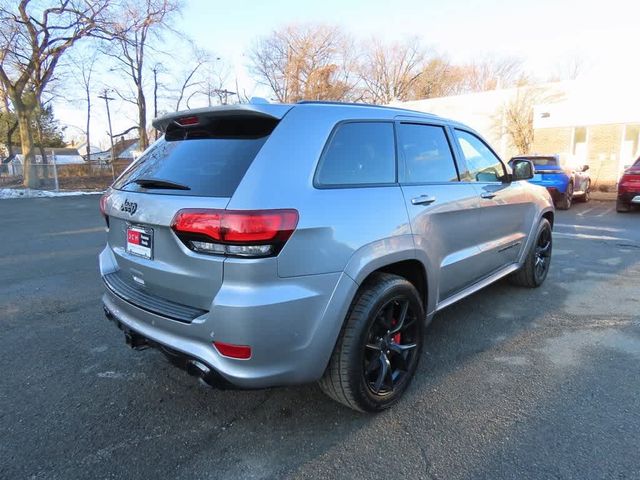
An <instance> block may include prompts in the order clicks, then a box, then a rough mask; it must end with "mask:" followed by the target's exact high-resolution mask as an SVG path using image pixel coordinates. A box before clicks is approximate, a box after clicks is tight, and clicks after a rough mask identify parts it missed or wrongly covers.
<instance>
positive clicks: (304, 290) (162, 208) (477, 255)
mask: <svg viewBox="0 0 640 480" xmlns="http://www.w3.org/2000/svg"><path fill="white" fill-rule="evenodd" d="M270 109H271V110H272V112H271V113H272V116H273V117H274V118H278V119H280V122H279V124H278V126H277V127H276V128H275V130H274V131H273V133H272V134H271V136H270V137H269V139H268V140H267V141H266V143H265V144H264V146H263V147H262V149H261V150H260V151H259V153H258V155H257V156H256V158H255V159H254V161H253V163H252V164H251V166H250V167H249V169H248V170H247V172H246V174H245V175H244V177H243V179H242V180H241V182H240V184H239V185H238V187H237V189H236V190H235V193H234V194H233V195H232V196H231V197H230V198H216V197H189V196H174V195H159V194H147V193H133V192H125V191H119V190H111V191H110V192H109V194H110V195H109V199H108V201H107V205H106V211H107V213H108V215H109V217H110V224H111V228H110V229H109V233H108V245H107V247H106V248H105V249H104V251H103V252H102V253H101V255H100V271H101V273H102V275H106V274H108V273H112V272H117V273H118V275H120V276H122V278H123V279H125V280H127V281H136V282H137V283H138V284H140V282H139V281H138V280H141V281H142V282H143V284H144V285H143V288H144V289H146V290H147V291H148V292H149V293H150V294H153V295H156V296H158V297H161V298H166V299H168V300H171V301H174V302H177V303H182V304H185V305H189V306H193V307H197V308H200V309H203V310H206V311H207V313H205V314H204V315H202V316H201V317H198V318H196V319H194V320H193V321H192V322H191V323H188V324H185V323H181V322H178V321H175V320H171V319H168V318H164V317H162V316H161V315H156V314H153V313H150V312H148V311H145V310H142V309H140V308H138V307H136V306H135V305H132V304H130V303H128V302H126V301H124V300H122V299H121V298H118V297H117V296H116V295H114V294H113V293H111V292H109V291H107V293H105V295H104V298H103V301H104V303H105V306H106V307H107V308H108V309H109V310H110V311H111V312H112V313H113V315H114V316H115V317H116V318H117V319H118V321H120V322H121V323H122V324H124V325H125V326H127V327H128V328H130V329H132V330H134V331H136V332H138V333H140V334H141V335H143V336H145V337H147V338H150V339H152V340H154V341H156V342H158V343H160V344H163V345H166V346H169V347H171V348H173V349H175V350H178V351H181V352H183V353H185V354H187V355H189V356H192V357H194V358H196V359H199V360H200V361H202V362H204V363H205V364H207V365H208V366H210V367H211V368H213V369H215V370H216V371H218V372H219V373H220V374H221V375H222V376H223V377H225V378H226V379H228V380H229V381H231V382H232V383H234V384H236V385H238V386H241V387H248V388H250V387H267V386H273V385H285V384H296V383H303V382H309V381H314V380H317V379H318V378H320V376H321V375H322V373H323V371H324V369H325V367H326V365H327V363H328V361H329V357H330V355H331V353H332V351H333V348H334V345H335V342H336V340H337V338H338V335H339V333H340V330H341V328H342V325H343V322H344V319H345V316H346V314H347V312H348V309H349V306H350V304H351V302H352V300H353V298H354V296H355V294H356V292H357V289H358V287H359V285H361V284H362V282H363V281H364V280H365V279H366V278H367V276H368V275H370V274H371V273H372V272H374V271H376V270H378V269H380V268H383V267H385V266H388V265H391V264H394V263H396V262H400V261H406V260H414V261H418V262H420V263H421V264H422V266H423V267H424V270H425V273H426V277H427V292H426V298H425V310H426V312H427V319H425V320H426V321H428V320H430V319H431V317H432V316H433V314H434V313H435V312H436V311H438V310H440V309H442V308H444V307H446V306H448V305H450V304H452V303H454V302H455V301H458V300H460V299H461V298H464V297H465V296H467V295H469V294H471V293H473V292H475V291H477V290H478V289H480V288H482V287H484V286H486V285H488V284H489V283H491V282H493V281H495V280H497V279H499V278H501V277H502V276H504V275H507V274H509V273H511V272H513V271H515V270H516V269H517V268H518V267H519V265H521V263H522V261H523V259H524V256H525V255H526V253H527V251H528V248H529V245H530V242H531V241H532V240H531V239H532V235H533V234H534V232H535V228H536V226H537V224H538V222H539V221H540V219H541V217H542V216H543V214H547V213H549V212H553V204H552V201H551V198H550V196H549V194H548V192H547V191H546V189H544V188H542V187H537V186H534V185H531V184H529V183H528V182H526V181H519V182H511V183H504V184H503V183H498V182H493V183H491V182H489V183H478V182H453V183H437V184H436V183H433V184H428V183H425V184H420V185H400V184H392V185H388V186H372V187H353V188H316V187H314V184H313V179H314V173H315V170H316V165H317V163H318V160H319V158H320V156H321V154H322V151H323V149H324V148H325V145H326V143H327V140H328V138H329V137H330V135H331V132H332V131H333V129H334V128H335V126H336V125H337V124H339V123H340V122H343V121H351V120H379V121H389V122H395V121H397V120H398V119H407V118H410V119H411V120H415V121H425V122H429V123H436V124H440V125H445V126H455V127H456V128H465V129H467V127H464V126H463V125H460V124H457V123H455V122H450V121H447V120H443V119H440V118H438V117H434V116H430V115H425V114H420V113H410V112H406V111H402V110H399V109H392V108H378V107H368V106H348V105H320V104H299V105H295V106H293V107H291V106H283V105H256V106H255V107H254V106H247V105H245V106H242V109H241V112H242V113H243V114H246V113H247V112H251V111H254V110H255V112H256V114H259V115H270ZM214 110H215V109H214ZM220 114H221V115H233V114H234V109H233V107H224V108H223V109H220ZM171 118H172V117H170V116H169V117H165V118H163V119H159V121H157V122H159V123H158V124H159V125H162V124H167V123H168V122H171V121H172V120H171ZM486 192H491V194H492V195H493V196H492V198H483V197H482V194H483V193H486ZM421 195H428V196H433V197H435V201H433V202H432V203H430V204H428V205H414V204H413V203H412V201H411V200H412V199H413V198H415V197H418V196H421ZM125 201H129V202H133V201H134V202H136V203H137V210H136V211H135V212H134V213H133V214H132V213H130V212H127V211H123V210H122V205H123V204H124V202H125ZM184 208H218V209H224V208H227V209H230V210H256V209H278V208H286V209H291V208H293V209H296V210H297V211H298V212H299V222H298V226H297V228H296V230H295V232H294V233H293V235H292V236H291V238H290V239H289V240H288V242H287V243H286V245H285V246H284V248H283V250H282V251H281V252H280V253H279V255H278V256H277V257H272V258H263V259H243V258H226V257H223V256H213V255H204V254H199V253H195V252H193V251H191V250H189V249H187V248H186V247H185V246H184V245H183V244H182V243H181V242H180V240H179V239H178V238H177V237H176V235H175V234H174V232H173V231H172V230H171V228H170V224H171V220H172V218H173V217H174V215H175V213H176V212H177V211H178V210H180V209H184ZM128 224H141V225H145V226H148V227H150V228H152V229H154V242H155V245H154V248H155V258H154V259H152V260H145V259H141V258H139V257H136V256H133V255H131V254H129V253H127V252H126V251H125V249H124V242H125V240H124V239H125V235H126V226H127V225H128ZM134 277H137V278H138V280H136V279H135V278H134ZM213 340H219V341H221V342H226V343H232V344H238V345H250V346H251V348H252V357H251V358H250V359H248V360H238V359H231V358H226V357H224V356H222V355H220V354H219V353H218V352H217V350H216V349H215V348H213V347H212V344H211V342H212V341H213Z"/></svg>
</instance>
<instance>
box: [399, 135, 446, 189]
mask: <svg viewBox="0 0 640 480" xmlns="http://www.w3.org/2000/svg"><path fill="white" fill-rule="evenodd" d="M398 145H399V150H400V155H401V157H402V158H403V159H404V162H405V168H404V175H402V177H403V178H401V179H400V181H401V182H405V183H427V182H457V181H458V172H457V171H456V167H455V163H454V161H453V155H452V153H451V147H450V146H449V142H448V141H447V136H446V134H445V132H444V128H442V127H438V126H434V125H420V124H415V123H402V124H400V126H399V127H398Z"/></svg>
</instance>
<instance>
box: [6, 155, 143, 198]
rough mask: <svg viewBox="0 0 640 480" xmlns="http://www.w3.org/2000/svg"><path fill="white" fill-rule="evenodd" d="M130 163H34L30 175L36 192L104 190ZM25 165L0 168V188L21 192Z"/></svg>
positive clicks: (14, 163) (50, 161)
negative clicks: (37, 190) (18, 189)
mask: <svg viewBox="0 0 640 480" xmlns="http://www.w3.org/2000/svg"><path fill="white" fill-rule="evenodd" d="M130 163H131V162H130V161H129V160H116V161H114V162H109V161H99V162H87V163H84V164H79V163H73V164H61V165H59V164H57V163H56V161H55V158H51V157H50V158H49V162H48V163H36V164H35V165H33V166H32V167H31V175H32V176H33V177H35V178H36V182H35V185H36V187H35V188H37V189H39V190H49V191H70V190H88V191H101V190H105V189H106V188H107V187H109V185H111V183H113V181H114V180H115V179H116V178H117V177H118V176H119V175H120V174H121V173H122V172H123V171H124V170H125V169H126V168H127V167H128V166H129V165H130ZM25 168H27V167H25V166H24V165H22V163H19V162H15V161H12V162H10V163H7V164H1V165H0V188H21V187H23V186H24V170H25Z"/></svg>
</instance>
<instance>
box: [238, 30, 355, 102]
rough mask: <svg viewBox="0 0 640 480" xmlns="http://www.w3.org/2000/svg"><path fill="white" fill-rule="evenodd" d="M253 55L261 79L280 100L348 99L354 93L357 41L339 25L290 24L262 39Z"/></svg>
mask: <svg viewBox="0 0 640 480" xmlns="http://www.w3.org/2000/svg"><path fill="white" fill-rule="evenodd" d="M249 57H250V61H251V70H252V72H253V74H254V75H255V76H256V77H257V80H258V82H259V83H261V84H263V85H266V86H268V87H270V88H271V90H272V91H273V94H274V96H275V97H276V99H277V100H278V101H280V102H296V101H298V100H302V99H311V100H346V99H349V98H350V96H351V95H352V94H353V91H354V83H355V82H354V81H353V80H352V77H353V76H354V75H353V62H354V58H353V45H352V41H351V39H350V38H349V37H348V36H347V35H346V34H345V33H344V32H342V30H340V29H339V28H338V27H335V26H328V25H314V24H308V25H294V26H289V27H286V28H284V29H282V30H278V31H275V32H273V33H272V34H271V35H269V36H267V37H263V38H261V39H259V40H258V41H257V42H256V44H255V45H254V46H253V48H252V50H251V52H250V54H249Z"/></svg>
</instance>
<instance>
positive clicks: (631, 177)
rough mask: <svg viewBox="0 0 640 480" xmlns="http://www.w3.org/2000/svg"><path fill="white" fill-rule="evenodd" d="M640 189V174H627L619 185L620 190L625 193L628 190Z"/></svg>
mask: <svg viewBox="0 0 640 480" xmlns="http://www.w3.org/2000/svg"><path fill="white" fill-rule="evenodd" d="M638 188H640V174H637V175H636V174H629V173H625V174H624V175H623V176H622V178H621V179H620V182H619V183H618V190H619V191H620V192H624V191H626V190H633V191H635V190H637V189H638Z"/></svg>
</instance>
